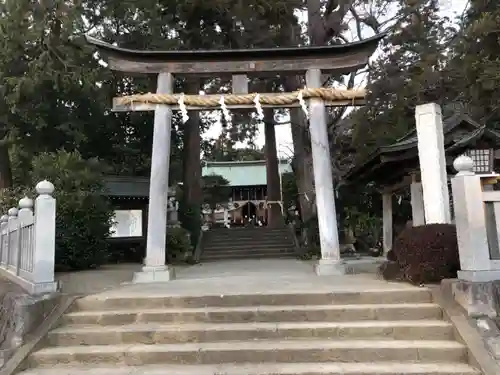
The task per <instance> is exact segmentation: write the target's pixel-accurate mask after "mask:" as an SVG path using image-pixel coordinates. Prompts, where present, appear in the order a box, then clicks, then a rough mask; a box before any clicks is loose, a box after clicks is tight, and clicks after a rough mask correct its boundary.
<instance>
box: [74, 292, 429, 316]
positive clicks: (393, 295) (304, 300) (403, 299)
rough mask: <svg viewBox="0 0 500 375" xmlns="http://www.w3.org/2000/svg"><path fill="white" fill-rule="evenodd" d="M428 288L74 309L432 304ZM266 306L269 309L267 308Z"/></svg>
mask: <svg viewBox="0 0 500 375" xmlns="http://www.w3.org/2000/svg"><path fill="white" fill-rule="evenodd" d="M431 301H432V297H431V292H430V290H429V289H428V288H396V289H392V290H391V289H382V290H381V289H374V290H366V291H363V292H340V291H339V292H330V293H307V292H306V293H285V294H283V293H281V294H273V293H268V294H233V295H231V294H226V295H205V296H204V295H199V296H172V295H165V296H163V295H153V296H151V295H150V296H141V295H138V294H131V295H128V296H127V295H124V296H121V297H119V296H116V297H114V296H105V297H103V296H99V295H93V296H88V297H85V298H81V299H79V300H78V301H77V302H76V308H78V309H82V310H94V311H96V310H117V309H123V308H145V309H156V308H163V307H177V308H187V307H206V306H213V307H216V306H219V307H224V306H227V307H229V306H262V308H263V309H266V308H267V307H268V306H272V305H275V306H276V305H286V306H290V305H327V304H334V305H343V304H346V305H352V304H399V303H427V302H431ZM266 305H268V306H266Z"/></svg>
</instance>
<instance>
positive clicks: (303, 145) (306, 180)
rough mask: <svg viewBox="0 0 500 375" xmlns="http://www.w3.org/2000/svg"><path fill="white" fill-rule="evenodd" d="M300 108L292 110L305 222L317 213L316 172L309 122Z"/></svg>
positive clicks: (301, 204)
mask: <svg viewBox="0 0 500 375" xmlns="http://www.w3.org/2000/svg"><path fill="white" fill-rule="evenodd" d="M301 111H302V110H301V109H299V108H292V109H291V110H290V120H291V123H292V125H291V130H292V139H293V148H294V153H295V160H294V162H295V169H296V177H297V190H298V193H299V197H298V199H299V202H300V212H301V217H302V220H303V221H307V220H309V219H310V218H311V217H313V216H314V215H315V213H316V205H315V191H314V170H313V161H312V154H311V148H310V140H309V134H308V131H307V126H308V124H307V121H306V119H305V118H304V114H303V113H302V112H301Z"/></svg>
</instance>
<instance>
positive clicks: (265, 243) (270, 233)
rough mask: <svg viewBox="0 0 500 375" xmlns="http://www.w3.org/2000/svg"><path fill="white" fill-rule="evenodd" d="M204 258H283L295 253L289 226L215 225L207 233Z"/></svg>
mask: <svg viewBox="0 0 500 375" xmlns="http://www.w3.org/2000/svg"><path fill="white" fill-rule="evenodd" d="M202 249H203V251H202V254H201V261H212V260H230V259H251V258H254V259H258V258H280V257H289V256H293V255H295V246H294V241H293V238H292V234H291V233H290V231H289V229H288V228H280V229H271V228H266V227H246V228H230V229H228V228H214V229H211V230H209V231H207V232H205V233H204V234H203V240H202Z"/></svg>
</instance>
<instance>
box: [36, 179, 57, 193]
mask: <svg viewBox="0 0 500 375" xmlns="http://www.w3.org/2000/svg"><path fill="white" fill-rule="evenodd" d="M35 189H36V192H37V193H38V195H52V193H53V192H54V185H53V184H52V182H50V181H47V180H43V181H40V182H39V183H38V184H37V185H36V187H35Z"/></svg>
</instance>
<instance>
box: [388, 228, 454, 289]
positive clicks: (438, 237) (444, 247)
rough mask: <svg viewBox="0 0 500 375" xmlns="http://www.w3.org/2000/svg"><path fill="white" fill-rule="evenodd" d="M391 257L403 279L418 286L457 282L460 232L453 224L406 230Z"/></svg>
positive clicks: (395, 245)
mask: <svg viewBox="0 0 500 375" xmlns="http://www.w3.org/2000/svg"><path fill="white" fill-rule="evenodd" d="M388 257H389V254H388ZM390 257H391V259H393V261H394V262H396V264H397V265H398V267H399V270H400V271H401V275H402V277H403V278H404V279H405V280H407V281H410V282H412V283H415V284H421V283H433V282H439V281H441V280H443V279H446V278H454V277H456V276H457V271H458V270H459V269H460V260H459V256H458V245H457V233H456V228H455V226H454V225H451V224H430V225H422V226H418V227H411V228H406V229H405V230H403V232H402V233H401V234H400V235H399V237H398V238H397V239H396V241H395V243H394V247H393V250H392V254H390ZM393 273H394V271H392V272H391V274H393ZM387 279H392V278H387Z"/></svg>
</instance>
